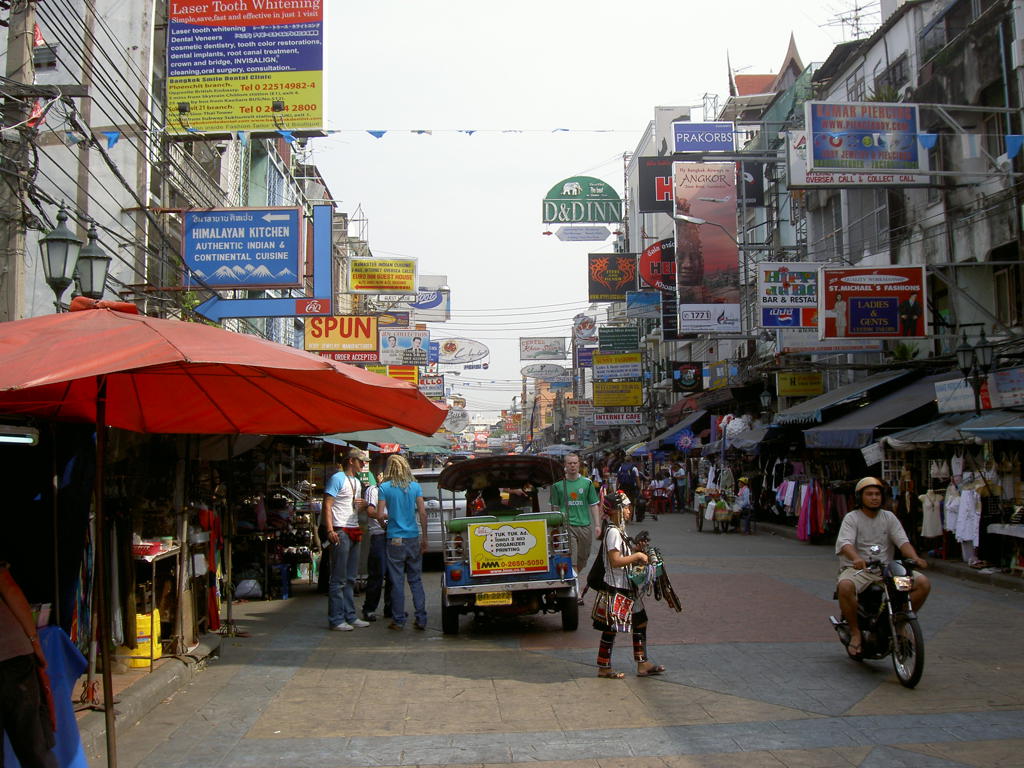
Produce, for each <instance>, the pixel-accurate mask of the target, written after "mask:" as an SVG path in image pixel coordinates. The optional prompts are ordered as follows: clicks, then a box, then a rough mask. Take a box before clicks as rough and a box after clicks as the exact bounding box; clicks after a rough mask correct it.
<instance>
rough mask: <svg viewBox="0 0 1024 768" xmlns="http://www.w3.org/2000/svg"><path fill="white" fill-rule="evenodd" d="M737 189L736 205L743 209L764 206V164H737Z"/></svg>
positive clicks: (749, 161) (748, 162) (745, 162)
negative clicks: (744, 207)
mask: <svg viewBox="0 0 1024 768" xmlns="http://www.w3.org/2000/svg"><path fill="white" fill-rule="evenodd" d="M736 173H737V176H736V178H737V180H738V182H737V189H738V193H737V196H736V204H737V205H738V206H739V207H740V208H742V207H743V206H746V207H748V208H760V207H762V206H764V163H759V162H754V161H752V160H744V161H743V162H741V163H736Z"/></svg>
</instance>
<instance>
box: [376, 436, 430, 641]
mask: <svg viewBox="0 0 1024 768" xmlns="http://www.w3.org/2000/svg"><path fill="white" fill-rule="evenodd" d="M377 503H378V505H379V506H378V515H386V516H387V519H388V529H387V533H386V534H385V535H386V536H387V558H386V561H385V562H386V564H387V571H388V578H389V579H390V580H391V585H390V587H389V591H390V593H391V623H390V624H388V629H394V630H401V629H404V628H405V621H406V613H405V583H406V581H408V582H409V590H410V592H412V604H413V612H414V621H413V626H415V627H416V629H420V630H423V629H426V628H427V599H426V596H425V595H424V593H423V553H424V552H425V551H426V549H427V508H426V506H425V505H424V503H423V489H422V488H420V484H419V483H417V482H416V480H415V478H414V477H413V475H412V469H410V467H409V462H408V461H406V460H405V458H404V457H402V456H399V455H398V454H394V455H392V456H389V457H388V463H387V467H386V468H385V470H384V482H383V483H381V484H380V486H379V493H378V497H377ZM417 521H418V524H417Z"/></svg>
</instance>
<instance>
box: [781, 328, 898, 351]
mask: <svg viewBox="0 0 1024 768" xmlns="http://www.w3.org/2000/svg"><path fill="white" fill-rule="evenodd" d="M775 333H776V335H777V338H778V342H777V344H778V350H779V352H781V353H782V354H784V355H829V354H835V353H836V352H839V353H842V354H854V353H858V352H880V351H881V350H882V342H881V341H872V340H871V339H821V338H819V335H818V333H819V332H818V329H817V328H786V329H782V328H779V329H778V330H777V331H776V332H775Z"/></svg>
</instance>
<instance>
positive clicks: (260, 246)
mask: <svg viewBox="0 0 1024 768" xmlns="http://www.w3.org/2000/svg"><path fill="white" fill-rule="evenodd" d="M300 224H301V219H300V218H299V209H298V208H214V209H212V210H209V211H185V213H184V216H183V217H182V243H183V252H182V258H183V259H184V261H185V266H186V267H187V269H186V271H185V281H184V282H185V287H186V288H189V287H192V286H196V285H202V286H204V287H209V288H247V289H248V288H292V287H297V286H299V285H300V284H301V279H300V276H299V229H300ZM193 278H195V279H193Z"/></svg>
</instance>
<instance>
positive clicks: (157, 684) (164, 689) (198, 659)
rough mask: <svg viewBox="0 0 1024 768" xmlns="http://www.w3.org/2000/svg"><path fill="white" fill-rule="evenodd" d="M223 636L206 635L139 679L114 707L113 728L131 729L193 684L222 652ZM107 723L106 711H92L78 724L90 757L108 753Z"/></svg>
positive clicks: (124, 692)
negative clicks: (176, 692) (213, 658)
mask: <svg viewBox="0 0 1024 768" xmlns="http://www.w3.org/2000/svg"><path fill="white" fill-rule="evenodd" d="M220 645H221V636H220V635H218V634H215V633H210V634H206V635H203V637H202V639H201V640H200V641H199V645H197V646H196V647H195V648H194V649H192V651H191V652H190V653H188V654H187V655H182V656H169V657H165V658H168V659H169V661H168V662H167V663H166V664H161V665H160V666H159V667H157V668H156V669H154V670H153V671H152V672H151V673H149V674H148V675H146V676H145V677H143V678H140V679H139V680H138V681H137V682H136V683H135V684H134V685H131V686H129V687H128V688H126V689H125V690H123V691H121V692H120V694H118V696H119V699H118V702H117V704H116V705H115V707H114V712H115V716H114V727H115V729H117V730H118V731H120V730H121V729H123V728H130V727H131V726H133V725H135V723H137V722H139V720H141V719H142V718H143V717H145V716H146V715H147V714H148V713H149V712H150V711H151V710H152V709H153V708H154V707H156V706H157V705H158V704H160V702H162V701H163V700H164V699H166V698H167V697H168V696H170V695H171V694H173V693H174V692H175V691H177V690H179V689H180V688H183V687H184V686H186V685H188V684H189V683H190V682H192V679H193V678H194V677H195V676H196V674H197V673H198V672H199V670H200V669H201V668H202V667H203V665H204V664H205V662H206V660H207V659H208V658H209V657H210V656H217V655H219V653H220ZM106 730H107V729H106V720H105V719H104V714H103V712H89V713H87V714H86V715H85V716H84V717H83V718H81V719H80V720H79V721H78V732H79V734H80V736H81V739H82V748H83V749H84V750H85V754H86V755H88V756H89V757H90V758H99V757H103V756H104V755H105V754H106V752H107V737H106Z"/></svg>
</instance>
